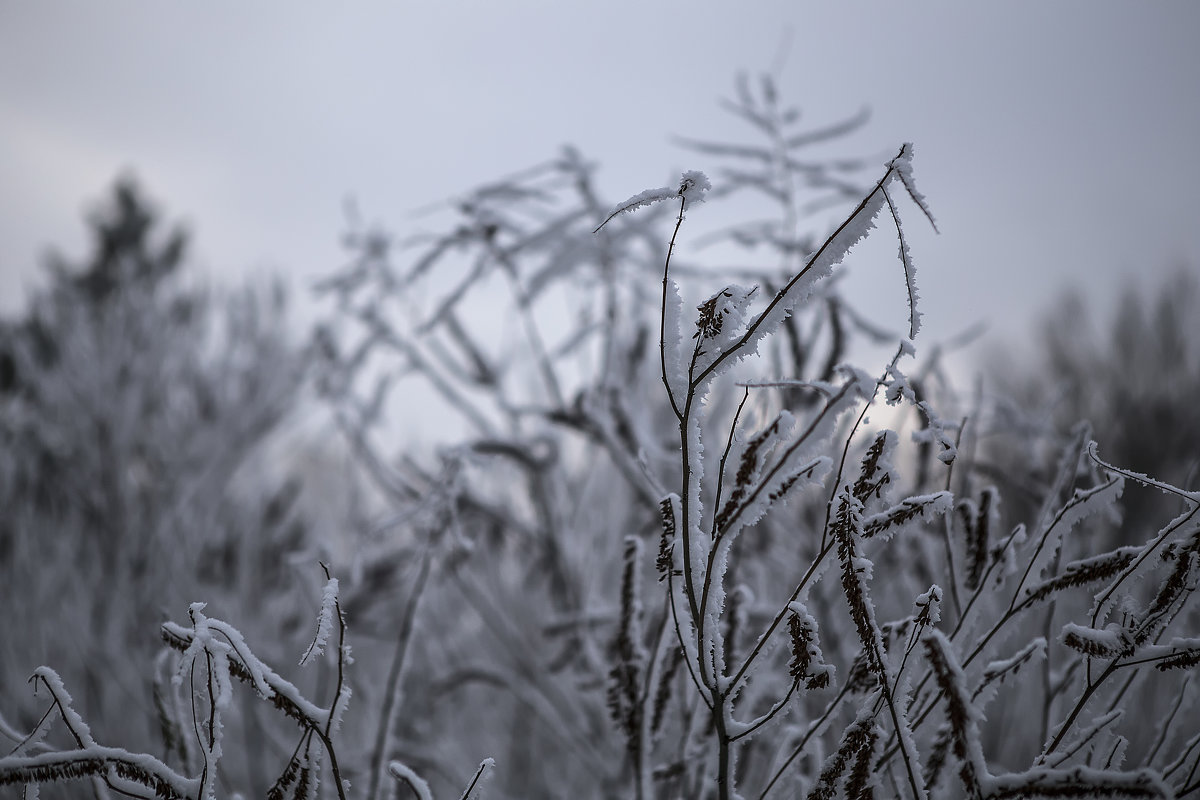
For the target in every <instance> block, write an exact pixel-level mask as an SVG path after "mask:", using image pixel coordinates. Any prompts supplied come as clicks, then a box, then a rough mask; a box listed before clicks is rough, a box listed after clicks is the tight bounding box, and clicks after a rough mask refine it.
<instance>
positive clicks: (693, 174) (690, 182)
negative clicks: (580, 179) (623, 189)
mask: <svg viewBox="0 0 1200 800" xmlns="http://www.w3.org/2000/svg"><path fill="white" fill-rule="evenodd" d="M711 188H712V183H710V182H709V180H708V178H707V177H706V176H705V174H704V173H703V172H700V171H698V170H688V171H687V172H685V173H683V176H682V177H681V178H680V180H679V186H677V187H676V188H674V189H672V188H671V187H669V186H660V187H658V188H657V189H646V190H645V191H643V192H638V193H637V194H635V195H634V196H633V197H630V198H629V199H628V200H626V201H625V202H623V203H618V204H617V205H616V206H614V207H613V210H612V211H611V212H609V214H608V216H606V217H605V218H604V222H601V223H600V224H599V225H597V226H596V229H595V230H594V231H592V232H593V233H596V232H597V231H599V230H600V229H601V228H603V227H604V226H605V225H607V224H608V223H609V222H610V221H611V220H612V218H613V217H616V216H618V215H620V214H624V213H626V212H628V211H634V210H636V209H639V208H641V207H642V206H649V205H653V204H655V203H661V202H662V201H664V200H674V199H677V198H681V199H682V200H683V202H684V204H685V205H686V206H692V205H697V204H699V203H703V202H704V198H705V195H706V194H707V192H708V190H709V189H711Z"/></svg>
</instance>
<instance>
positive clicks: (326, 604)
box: [300, 578, 338, 666]
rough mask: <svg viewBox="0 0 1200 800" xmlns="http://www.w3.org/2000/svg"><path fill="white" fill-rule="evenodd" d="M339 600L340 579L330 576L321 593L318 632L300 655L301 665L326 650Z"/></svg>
mask: <svg viewBox="0 0 1200 800" xmlns="http://www.w3.org/2000/svg"><path fill="white" fill-rule="evenodd" d="M337 600H338V579H337V578H330V579H329V581H328V582H327V583H326V584H325V589H324V591H323V592H322V593H321V611H320V612H319V613H318V614H317V634H316V636H315V637H313V640H312V643H311V644H309V646H308V649H306V650H305V651H304V655H302V656H301V657H300V666H304V665H305V664H307V663H308V662H309V661H311V660H312V659H313V658H315V657H317V656H319V655H321V653H323V652H325V645H326V644H327V643H328V642H329V634H331V633H332V632H333V614H334V610H335V607H336V606H337Z"/></svg>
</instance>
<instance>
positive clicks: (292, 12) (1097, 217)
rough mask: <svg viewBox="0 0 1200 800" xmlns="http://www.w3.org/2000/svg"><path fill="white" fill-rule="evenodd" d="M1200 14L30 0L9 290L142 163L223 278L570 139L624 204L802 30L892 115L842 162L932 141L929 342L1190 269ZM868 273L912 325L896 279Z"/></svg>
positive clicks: (814, 117)
mask: <svg viewBox="0 0 1200 800" xmlns="http://www.w3.org/2000/svg"><path fill="white" fill-rule="evenodd" d="M1197 33H1200V3H1196V2H1177V3H1160V2H1144V3H1127V2H1097V1H1096V0H1092V1H1091V2H1082V1H1078V2H1066V1H1063V2H1041V1H1039V2H993V3H988V4H983V3H968V2H961V0H956V1H955V2H938V3H932V2H922V3H913V2H905V3H897V2H844V3H837V4H834V3H821V4H817V3H811V2H801V1H799V0H786V1H785V2H758V3H736V4H735V3H732V2H728V0H722V1H720V2H709V1H707V0H706V1H705V2H695V1H693V2H686V3H685V2H665V1H662V2H660V1H657V0H656V1H655V2H646V0H640V2H623V1H622V2H616V1H609V2H604V3H587V4H584V3H579V2H563V1H562V0H560V1H559V2H550V0H546V1H545V2H532V1H528V0H503V2H469V3H467V2H443V3H425V4H421V5H418V4H416V3H407V2H399V0H395V1H394V2H371V3H367V2H358V3H344V4H339V5H338V7H337V8H336V10H335V9H333V8H332V6H330V5H327V4H303V3H292V4H284V3H274V4H268V3H247V4H234V3H221V2H217V3H190V4H184V3H156V2H131V1H130V0H106V2H104V3H97V2H94V0H88V1H87V2H83V1H80V2H33V1H32V0H27V2H15V1H14V0H9V1H8V2H3V3H2V4H0V311H4V312H9V311H11V310H12V309H13V308H15V307H16V306H17V305H18V304H19V301H20V297H21V296H22V294H23V287H25V286H30V285H33V284H34V283H35V282H36V281H37V279H38V271H37V268H36V264H37V261H38V256H39V253H40V252H41V251H42V250H43V248H44V247H45V246H47V245H51V244H53V245H55V246H59V247H63V248H66V249H67V250H68V252H72V253H79V252H81V251H82V248H83V246H84V239H83V227H82V223H81V221H80V215H81V212H82V211H83V210H84V209H86V208H87V207H89V206H90V205H91V204H92V203H94V202H95V201H96V200H97V199H99V198H100V197H102V196H104V194H105V192H106V190H107V187H108V186H109V184H110V183H111V181H112V179H113V178H114V177H115V176H116V175H117V174H119V173H120V172H121V171H123V170H132V171H134V172H135V173H136V174H137V175H138V176H139V177H140V178H141V180H142V183H143V185H144V186H145V188H147V189H148V190H149V192H150V194H151V196H152V197H154V198H155V199H156V200H158V201H160V202H161V204H162V205H163V206H164V207H165V209H166V210H167V212H168V214H170V215H171V216H172V217H173V218H180V217H182V218H183V219H185V220H187V221H188V222H189V223H190V227H191V229H192V230H193V232H194V234H195V237H194V245H195V248H194V251H193V252H194V253H195V254H196V256H197V257H198V261H199V263H200V264H201V266H202V267H204V268H205V269H207V270H209V271H210V272H212V273H214V274H218V275H220V276H226V277H228V276H247V275H253V274H259V273H262V272H265V271H268V270H275V271H278V272H281V273H284V274H290V275H293V276H295V277H297V278H300V279H302V280H304V281H309V280H311V279H313V278H314V277H315V276H317V275H320V274H322V273H324V272H326V271H328V270H330V269H331V268H335V267H336V266H337V265H339V264H340V263H341V262H342V254H341V252H340V251H339V249H338V245H337V238H338V234H339V233H340V231H341V229H342V222H343V218H342V212H341V205H342V201H343V199H344V198H345V197H347V196H348V195H353V196H355V197H356V198H357V199H358V201H359V204H360V206H361V207H362V208H363V209H364V212H365V214H366V215H367V216H368V218H371V219H377V220H380V221H383V222H385V223H387V224H388V225H389V226H390V227H392V228H393V229H395V230H397V231H398V232H401V233H403V231H404V230H405V226H406V225H408V224H411V219H410V216H409V212H410V211H412V210H413V209H415V208H417V207H419V206H422V205H424V204H426V203H427V202H429V201H431V200H436V199H438V198H442V197H445V196H447V195H448V194H452V193H454V192H456V191H459V190H462V189H465V188H468V187H469V186H471V185H472V184H474V183H476V182H478V181H481V180H484V179H489V178H493V177H496V176H499V175H502V174H504V173H506V172H509V171H511V170H514V169H517V168H520V167H524V166H527V165H530V164H533V163H536V162H539V161H541V160H543V159H544V158H546V157H547V156H549V155H552V154H553V153H554V152H556V150H557V149H558V148H559V147H560V146H561V145H562V144H565V143H574V144H576V145H578V146H579V147H580V149H581V150H582V151H583V152H584V153H585V154H587V155H588V156H589V157H591V158H593V159H596V160H598V161H600V162H601V164H602V166H603V169H602V172H601V185H602V187H603V188H604V189H605V190H606V191H607V192H608V193H609V194H610V196H611V198H612V199H614V200H620V199H623V198H625V197H627V196H629V195H631V194H633V193H635V192H637V191H639V190H641V189H644V188H647V187H650V186H655V185H660V184H661V183H663V182H664V181H665V180H667V179H668V178H669V176H670V175H671V173H672V172H673V171H676V170H678V169H681V168H699V169H705V168H706V164H705V163H704V160H703V159H700V158H696V157H695V156H692V155H690V154H688V153H686V152H685V151H683V150H681V149H680V148H679V147H677V146H676V145H674V144H672V142H671V139H670V137H671V135H672V134H687V135H693V136H706V137H709V138H718V139H720V138H729V137H735V136H738V135H741V134H742V133H743V131H742V129H741V128H740V126H739V124H738V123H737V122H736V121H734V120H732V119H731V118H729V117H728V116H726V115H725V114H723V112H721V111H720V110H719V109H718V107H717V104H716V102H715V101H716V99H717V98H718V97H719V96H721V95H726V94H728V93H729V90H730V88H731V86H732V78H733V76H734V75H735V73H736V72H737V71H739V70H747V71H750V72H757V71H762V70H766V69H769V68H772V67H773V66H775V65H776V63H777V62H778V61H779V59H780V55H781V52H782V50H783V49H784V44H785V43H787V42H790V46H788V47H787V48H786V58H785V59H784V60H783V61H782V64H783V67H782V70H781V71H780V76H781V88H782V90H783V92H784V94H785V96H786V97H788V98H791V99H793V100H794V101H795V103H796V104H797V105H799V106H800V107H801V108H802V109H804V111H805V112H806V115H807V118H808V119H809V120H811V121H812V122H813V124H820V123H824V122H830V121H833V120H835V119H839V118H841V117H844V116H847V115H849V114H852V113H853V112H855V111H857V110H858V109H859V108H861V107H863V106H868V107H869V108H871V110H872V112H873V118H872V122H871V123H870V125H869V127H868V129H867V130H865V131H864V132H862V133H860V134H857V135H856V136H855V137H853V138H852V139H848V140H845V141H844V142H843V143H841V144H839V145H838V146H837V151H838V152H839V153H840V154H845V155H863V154H874V153H879V154H880V155H881V157H882V155H883V154H887V153H889V152H891V151H892V150H894V148H895V147H896V146H897V145H898V144H899V143H900V142H902V141H904V140H912V141H914V142H915V143H916V148H917V158H916V176H917V180H918V183H919V185H920V187H921V189H922V190H923V192H924V193H925V194H926V195H927V197H928V198H929V200H930V203H931V205H932V207H933V210H934V212H935V214H936V215H937V217H938V220H939V223H940V225H941V228H942V231H943V233H942V235H941V236H934V235H932V234H931V233H929V232H927V231H926V230H925V228H924V226H920V225H918V224H917V222H918V219H917V216H916V215H915V214H914V213H912V212H911V211H910V212H909V213H908V218H909V229H910V230H911V232H912V233H911V235H912V239H913V241H912V247H913V251H914V254H915V256H916V258H917V264H918V267H919V269H920V273H919V279H920V285H921V289H922V296H923V299H924V302H923V305H922V308H923V310H924V312H925V319H926V332H925V334H924V335H925V336H926V337H927V338H926V339H925V341H926V342H928V341H929V340H930V339H937V338H944V337H946V336H949V335H951V334H953V333H954V332H956V331H958V330H961V329H963V328H965V327H967V326H968V325H970V324H971V322H972V321H974V320H976V319H979V318H986V319H988V320H990V321H991V324H992V328H993V330H998V329H1007V328H1009V327H1011V326H1014V325H1018V326H1019V325H1023V324H1024V323H1026V322H1028V320H1029V319H1030V312H1032V311H1035V310H1040V309H1042V308H1044V307H1046V305H1047V304H1048V302H1049V301H1050V300H1051V299H1053V297H1054V296H1055V295H1056V294H1057V293H1058V291H1059V290H1060V289H1061V288H1062V287H1064V286H1066V285H1068V284H1069V283H1072V282H1076V283H1085V284H1086V286H1087V287H1088V288H1089V290H1091V291H1093V292H1095V293H1096V294H1097V296H1101V297H1108V296H1110V294H1111V293H1110V289H1111V288H1112V287H1114V286H1118V285H1120V283H1121V281H1122V280H1123V279H1124V278H1125V277H1126V276H1135V275H1143V274H1145V275H1150V274H1154V275H1157V274H1160V273H1162V272H1164V271H1166V270H1168V269H1171V268H1174V267H1176V266H1178V265H1180V264H1181V263H1189V264H1195V263H1196V262H1197V259H1198V257H1200V224H1198V223H1200V214H1198V211H1200V199H1197V198H1198V196H1200V195H1198V194H1197V189H1196V187H1197V186H1200V157H1198V156H1197V153H1196V147H1197V143H1198V142H1200V48H1197V47H1196V45H1195V41H1194V39H1195V36H1196V34H1197ZM881 160H882V158H881ZM714 210H715V207H714ZM699 213H700V210H698V211H697V216H696V219H697V220H699ZM884 252H886V253H888V254H890V253H892V252H894V243H892V242H891V241H890V240H889V241H887V243H886V248H885V251H884ZM853 266H854V270H855V272H854V274H855V276H856V282H854V283H851V288H852V289H853V290H856V291H861V292H862V293H863V295H864V298H865V299H864V306H865V309H866V310H867V311H869V312H877V313H879V314H880V315H883V316H885V317H886V318H887V320H886V321H887V322H888V324H889V325H891V326H892V327H894V328H896V329H901V328H902V322H903V319H904V314H905V309H904V302H903V297H902V294H900V293H901V291H902V284H901V283H900V282H899V279H898V278H896V277H895V276H894V275H890V274H889V276H888V278H887V280H884V281H880V280H879V279H878V278H877V276H873V275H872V274H871V273H870V272H869V271H867V267H871V268H875V265H874V264H867V263H863V264H861V265H858V264H855V265H853ZM878 266H879V268H885V269H889V270H891V269H894V265H893V264H891V263H890V262H889V263H884V264H881V265H878ZM880 284H883V285H882V286H880Z"/></svg>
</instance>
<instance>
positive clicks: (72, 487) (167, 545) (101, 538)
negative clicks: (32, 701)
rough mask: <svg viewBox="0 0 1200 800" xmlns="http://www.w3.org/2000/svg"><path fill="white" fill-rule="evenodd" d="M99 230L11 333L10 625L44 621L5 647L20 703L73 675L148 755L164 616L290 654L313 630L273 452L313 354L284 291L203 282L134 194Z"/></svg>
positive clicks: (1, 336)
mask: <svg viewBox="0 0 1200 800" xmlns="http://www.w3.org/2000/svg"><path fill="white" fill-rule="evenodd" d="M89 223H90V229H91V233H92V238H93V242H92V246H91V252H90V253H89V254H88V256H87V257H86V258H84V259H82V260H81V261H79V262H75V261H73V260H71V259H68V258H66V257H64V256H61V255H58V254H55V255H52V256H51V257H50V258H49V260H48V268H49V274H50V281H49V285H48V286H47V287H46V288H45V289H44V290H42V291H40V292H37V293H36V294H34V295H33V296H32V297H31V298H30V300H29V303H28V305H27V308H26V310H25V311H24V313H23V315H21V316H20V317H19V318H18V319H15V320H8V321H3V322H0V507H2V508H4V509H5V513H4V514H3V515H2V516H0V607H2V608H5V609H6V610H7V611H8V618H9V619H10V620H23V621H24V622H23V624H20V625H18V626H17V628H16V629H15V630H12V629H9V630H6V632H5V635H4V636H3V637H0V639H2V640H3V641H2V643H0V673H2V674H3V678H4V681H5V685H8V686H16V685H19V683H20V682H21V681H22V680H23V678H24V677H27V676H28V675H29V674H30V672H31V670H32V669H33V668H34V667H36V666H37V665H38V664H41V663H55V664H57V665H60V666H61V668H62V670H63V672H64V677H66V676H67V675H70V679H71V681H72V682H73V683H75V684H76V685H77V686H79V687H80V689H81V692H80V695H81V697H82V698H86V700H85V704H86V706H87V710H88V712H89V714H90V715H91V717H92V718H93V719H95V720H97V721H99V722H100V724H101V726H102V727H105V728H106V731H107V732H108V733H110V734H113V733H115V735H113V736H112V738H114V739H119V740H124V741H128V742H129V743H131V744H135V743H138V741H139V739H140V738H141V737H138V736H137V735H136V733H137V731H138V730H139V726H141V728H142V734H143V737H144V736H146V735H148V734H149V733H150V729H151V726H152V724H153V719H152V717H151V716H150V715H141V714H139V715H129V714H127V713H122V711H121V709H122V708H123V707H127V703H128V698H129V696H130V693H132V694H134V695H136V696H138V697H141V696H144V691H143V689H144V687H143V686H141V685H137V681H138V675H137V672H138V670H142V669H147V668H148V665H149V664H150V663H151V661H152V654H153V653H154V652H155V651H156V650H157V649H158V645H159V643H158V642H157V641H156V640H155V638H154V637H153V631H154V630H155V628H156V623H157V622H158V621H159V620H160V619H161V618H162V616H163V615H164V614H166V613H168V612H170V613H173V614H177V613H178V611H179V609H180V608H186V604H187V603H188V602H191V601H193V600H195V599H197V598H198V597H200V596H205V597H210V598H214V599H217V598H220V599H221V600H223V601H226V602H230V603H236V604H237V605H238V606H239V607H242V608H259V609H261V610H262V611H263V624H270V625H271V629H272V631H273V632H274V634H275V635H273V636H272V639H273V640H276V641H279V642H280V644H282V645H284V646H290V643H287V642H285V641H284V638H285V637H280V636H279V635H278V633H279V632H280V631H281V629H282V631H283V632H285V633H286V631H287V629H288V628H287V626H288V624H289V622H288V621H289V619H292V618H296V620H297V622H299V617H298V616H297V615H298V614H300V613H302V612H301V610H300V609H295V608H293V609H292V610H291V611H290V612H287V611H286V609H285V606H284V605H283V604H282V601H281V600H280V597H279V596H280V595H281V591H280V590H281V589H282V587H284V586H286V585H287V584H290V583H294V580H293V576H291V575H290V574H289V573H288V572H287V570H288V567H287V560H286V559H285V558H284V556H285V555H286V554H287V553H288V552H290V551H292V550H294V549H296V548H297V547H299V546H300V545H301V543H302V542H303V541H304V539H305V534H304V525H303V514H302V513H301V512H300V511H299V510H298V505H299V503H298V496H299V491H298V486H297V483H296V482H295V481H291V480H287V479H284V478H283V477H282V476H281V474H280V473H281V472H282V471H281V470H279V469H277V468H274V469H273V468H272V465H271V464H270V463H269V462H268V456H267V449H266V448H267V447H268V445H269V443H270V442H271V441H272V434H273V432H274V431H276V430H277V428H278V427H279V426H280V423H281V421H283V420H284V418H285V416H286V415H287V414H288V413H289V411H290V410H291V409H292V408H294V406H295V404H296V397H297V395H298V392H299V387H300V382H301V379H302V364H303V354H302V352H300V351H299V350H298V349H296V348H295V347H293V346H292V345H291V344H289V342H288V341H287V337H286V335H285V326H284V322H285V317H284V311H285V296H284V294H283V292H282V290H281V289H280V288H279V287H278V286H274V287H271V288H270V289H269V290H267V291H260V290H252V289H245V290H242V291H239V292H234V293H230V294H224V295H222V294H217V293H214V292H211V291H208V290H205V289H202V288H199V287H197V286H195V285H189V284H187V283H186V282H185V281H184V276H183V274H182V273H183V269H182V267H183V264H184V262H185V255H186V250H187V248H186V243H187V237H186V236H185V234H184V232H183V230H182V229H181V228H180V227H178V226H173V227H169V228H168V227H167V226H165V225H163V224H162V223H161V222H160V220H159V217H158V214H157V213H156V211H155V210H154V209H153V208H152V207H151V206H150V205H149V204H148V203H147V201H146V200H145V198H144V196H143V194H142V193H141V191H140V190H139V189H138V187H137V184H136V183H134V182H133V181H132V180H130V179H122V180H120V181H118V183H117V184H116V185H115V187H114V189H113V193H112V196H111V199H110V200H109V201H108V202H107V203H106V204H105V205H104V206H103V207H101V208H100V209H99V210H98V211H97V212H96V213H95V214H94V215H93V216H92V217H91V219H90V220H89ZM214 587H217V589H218V590H217V591H214V590H213V588H214ZM269 602H279V603H280V609H281V611H280V613H278V614H273V613H271V612H269V611H268V609H267V608H263V607H262V604H263V603H269ZM272 616H273V617H274V619H269V618H270V617H272ZM251 628H253V626H251ZM133 665H136V666H133ZM144 680H146V681H148V680H149V676H148V675H147V676H144ZM143 716H145V719H144V720H143V719H142V718H141V717H143ZM131 733H132V734H133V735H132V736H131V735H130V734H131ZM141 740H142V741H145V740H144V738H143V739H141ZM150 741H152V740H150Z"/></svg>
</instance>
